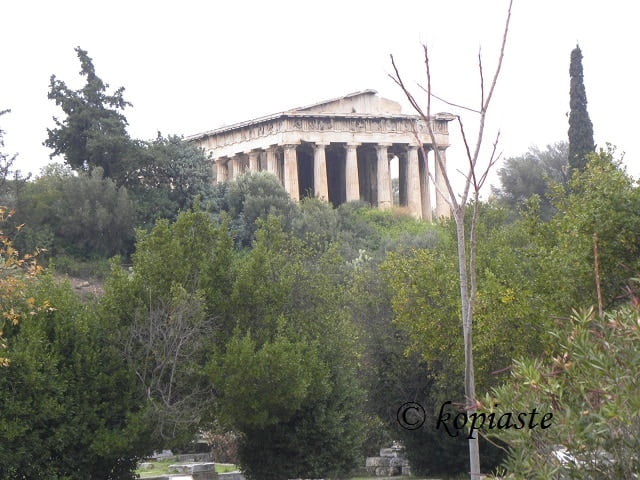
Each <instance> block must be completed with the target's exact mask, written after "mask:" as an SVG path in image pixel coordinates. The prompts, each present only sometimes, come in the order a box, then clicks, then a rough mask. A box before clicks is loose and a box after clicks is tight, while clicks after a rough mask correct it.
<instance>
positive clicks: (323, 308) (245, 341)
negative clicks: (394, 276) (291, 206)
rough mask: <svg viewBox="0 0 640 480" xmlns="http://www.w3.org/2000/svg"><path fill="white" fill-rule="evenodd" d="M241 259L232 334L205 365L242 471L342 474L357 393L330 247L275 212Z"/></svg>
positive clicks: (351, 453) (351, 442)
mask: <svg viewBox="0 0 640 480" xmlns="http://www.w3.org/2000/svg"><path fill="white" fill-rule="evenodd" d="M241 258H242V259H241V261H239V264H238V266H237V270H236V271H237V274H236V275H237V276H236V280H235V283H234V287H233V292H232V294H231V297H230V304H231V306H232V307H231V311H232V312H233V316H234V320H235V324H234V326H233V328H234V330H233V334H232V335H231V336H230V337H229V340H228V341H226V342H225V345H226V347H225V350H224V351H223V352H221V354H220V355H218V356H217V358H216V361H215V362H214V363H212V364H211V366H210V371H211V375H212V379H213V380H214V382H216V384H217V387H218V388H219V393H220V398H219V399H218V410H219V411H220V412H226V414H225V415H224V416H223V418H224V419H225V421H226V422H227V425H226V426H229V427H231V428H233V429H235V430H237V431H239V432H240V433H241V434H242V435H241V436H240V440H239V459H240V463H241V465H242V468H243V471H244V472H245V474H246V475H248V476H249V477H250V478H259V479H271V478H273V479H280V478H296V477H302V476H312V477H314V478H315V477H324V476H335V475H344V474H345V473H347V472H349V471H350V470H351V469H352V468H353V467H354V466H355V465H356V461H357V459H358V454H359V453H360V444H361V439H362V429H361V424H360V419H359V418H356V417H355V416H353V412H354V411H358V410H359V408H360V404H361V402H362V400H363V396H362V393H363V392H362V390H361V388H360V386H359V382H358V381H357V358H358V356H357V355H358V351H359V349H358V346H357V337H356V331H355V329H354V328H353V325H352V324H351V322H350V321H349V317H348V315H347V312H346V310H345V308H344V305H345V303H346V298H345V293H344V288H343V285H341V282H340V279H341V278H342V277H341V275H340V271H341V268H342V262H341V259H340V258H339V257H337V256H336V254H335V252H334V249H328V250H326V251H325V252H322V253H318V252H314V251H313V250H311V249H308V248H306V247H305V246H304V245H303V244H302V243H301V242H300V241H298V240H296V239H295V238H294V237H292V236H291V235H289V234H286V233H285V232H284V231H283V227H282V225H281V221H280V220H279V219H277V218H275V217H268V219H267V220H266V221H264V222H261V226H260V229H259V230H258V231H257V232H256V240H255V242H254V245H253V248H252V249H251V250H250V251H249V252H248V253H247V255H246V256H245V257H241ZM229 326H231V325H229ZM227 331H228V332H231V330H229V329H227ZM327 332H331V335H327Z"/></svg>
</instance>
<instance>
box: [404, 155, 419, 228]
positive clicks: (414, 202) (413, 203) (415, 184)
mask: <svg viewBox="0 0 640 480" xmlns="http://www.w3.org/2000/svg"><path fill="white" fill-rule="evenodd" d="M406 168H407V169H406V172H407V206H408V207H409V213H410V214H411V215H412V216H414V217H415V218H422V199H421V197H420V168H419V165H418V147H416V146H415V145H409V146H408V147H407V167H406Z"/></svg>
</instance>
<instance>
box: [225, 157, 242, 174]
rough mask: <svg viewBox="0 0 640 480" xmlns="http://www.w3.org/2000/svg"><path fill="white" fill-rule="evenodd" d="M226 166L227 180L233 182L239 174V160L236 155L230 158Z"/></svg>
mask: <svg viewBox="0 0 640 480" xmlns="http://www.w3.org/2000/svg"><path fill="white" fill-rule="evenodd" d="M227 165H229V166H230V168H229V173H228V178H229V180H234V179H235V178H236V177H237V176H238V175H240V173H241V172H240V158H239V157H238V155H234V156H233V157H231V160H229V163H228V164H227Z"/></svg>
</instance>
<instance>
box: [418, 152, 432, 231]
mask: <svg viewBox="0 0 640 480" xmlns="http://www.w3.org/2000/svg"><path fill="white" fill-rule="evenodd" d="M422 147H423V151H422V153H423V154H424V155H423V158H422V162H419V164H418V166H419V168H420V198H421V202H422V218H423V219H424V220H428V221H431V220H432V219H433V213H432V212H431V188H430V185H431V180H430V179H429V157H428V155H429V146H428V145H423V146H422ZM418 158H420V157H419V156H418Z"/></svg>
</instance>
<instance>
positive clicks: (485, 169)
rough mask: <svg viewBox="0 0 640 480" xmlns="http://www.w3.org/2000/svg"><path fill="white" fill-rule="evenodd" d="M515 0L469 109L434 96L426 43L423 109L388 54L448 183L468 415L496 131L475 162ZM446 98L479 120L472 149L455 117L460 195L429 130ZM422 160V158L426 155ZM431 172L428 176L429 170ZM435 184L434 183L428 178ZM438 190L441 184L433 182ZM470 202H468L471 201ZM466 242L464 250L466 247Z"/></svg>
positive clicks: (473, 449)
mask: <svg viewBox="0 0 640 480" xmlns="http://www.w3.org/2000/svg"><path fill="white" fill-rule="evenodd" d="M512 4H513V0H510V1H509V7H508V10H507V18H506V21H505V26H504V32H503V35H502V44H501V47H500V54H499V57H498V63H497V66H496V70H495V72H494V75H493V79H492V81H491V84H490V86H489V89H488V90H486V89H485V78H484V71H483V67H482V57H481V55H480V53H479V54H478V70H479V74H480V106H479V108H477V109H475V108H469V107H464V106H461V105H456V104H454V103H451V102H447V101H445V100H443V99H441V98H439V97H436V96H435V95H434V94H433V92H432V89H431V66H430V63H429V51H428V48H427V46H426V45H423V51H424V62H425V66H426V76H427V85H426V87H425V86H421V85H419V87H420V88H421V89H422V90H423V91H424V92H426V98H427V100H426V108H423V107H422V106H421V104H420V103H419V102H418V101H417V100H416V98H415V96H414V95H413V94H412V93H411V91H410V90H409V88H408V87H407V86H406V84H405V83H404V81H403V79H402V77H401V75H400V72H399V69H398V67H397V65H396V62H395V60H394V58H393V55H392V56H391V64H392V66H393V71H394V73H393V74H392V75H390V77H391V78H392V79H393V80H394V82H395V83H396V84H397V85H398V86H399V87H400V88H401V89H402V91H403V92H404V94H405V96H406V98H407V99H408V101H409V103H410V104H411V105H412V107H413V108H414V109H415V110H416V112H417V113H418V115H419V116H420V118H421V120H422V121H423V122H424V123H425V124H426V129H427V132H428V135H429V139H430V141H431V144H432V145H433V146H434V148H433V150H434V155H435V161H436V162H437V163H438V166H439V168H440V171H441V172H442V174H443V176H444V183H445V185H446V189H447V191H446V192H440V193H441V194H442V196H443V197H444V198H446V199H447V201H448V203H449V206H450V207H451V211H452V215H453V218H454V220H455V222H456V236H457V245H458V273H459V280H460V299H461V307H462V331H463V337H464V372H465V375H464V376H465V379H464V386H465V396H466V410H467V415H471V414H472V413H474V412H475V411H476V409H477V400H476V391H475V377H474V365H473V328H472V327H473V307H474V303H475V300H476V293H477V287H476V250H477V246H476V226H477V223H478V202H479V199H480V190H481V189H482V186H483V185H484V183H485V181H486V179H487V175H488V174H489V172H490V170H491V168H492V167H493V166H494V165H495V163H496V162H497V161H498V159H499V155H497V154H496V149H497V145H498V139H499V136H500V134H499V133H498V134H497V135H496V139H495V141H494V143H493V148H492V149H491V153H490V156H489V159H488V161H487V162H486V164H485V165H484V166H480V165H479V159H480V151H481V147H482V143H483V139H484V136H485V120H486V116H487V112H488V110H489V104H490V103H491V99H492V98H493V93H494V90H495V87H496V84H497V81H498V77H499V75H500V70H501V68H502V61H503V58H504V52H505V46H506V44H507V34H508V31H509V23H510V21H511V7H512ZM432 97H433V98H436V99H438V100H441V101H444V102H445V103H447V104H448V105H450V106H453V107H456V108H462V109H464V110H465V111H467V112H471V113H472V114H474V115H476V119H477V122H478V134H477V137H476V141H475V145H474V146H473V148H471V146H470V143H469V141H468V138H467V135H466V132H465V128H464V124H463V122H462V118H461V117H460V115H456V119H457V121H458V125H459V127H460V133H461V135H462V139H463V142H464V147H465V152H466V157H467V162H468V165H467V169H466V174H464V175H465V177H464V178H465V182H464V188H463V190H462V193H461V194H460V195H459V196H458V195H457V194H456V192H455V190H454V188H453V184H452V182H451V176H450V175H449V174H448V172H447V170H446V168H445V162H444V159H443V158H442V157H441V155H440V151H439V149H438V148H436V146H437V142H436V137H435V134H434V132H433V124H432V117H431V98H432ZM415 133H416V137H418V130H417V129H416V130H415ZM417 141H418V143H419V145H422V144H423V142H422V139H420V138H417ZM425 158H426V157H425ZM429 175H430V176H431V174H429ZM431 180H432V181H433V182H434V184H435V181H434V179H433V178H432V179H431ZM436 188H439V187H438V185H437V184H436ZM469 204H470V205H469ZM469 206H470V208H471V209H472V212H471V222H470V224H469V232H468V236H467V232H466V231H465V223H464V218H465V213H466V211H467V208H469ZM467 242H468V245H469V248H468V251H467V248H466V245H467ZM469 457H470V459H469V467H470V476H471V477H470V478H471V479H472V480H479V479H480V453H479V449H478V438H477V436H475V438H470V439H469Z"/></svg>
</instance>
